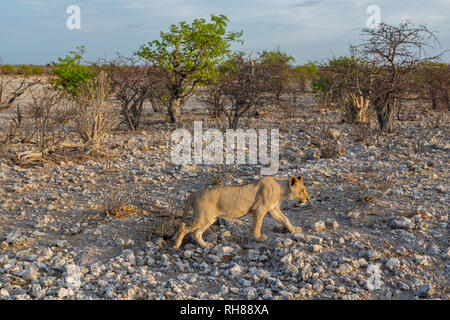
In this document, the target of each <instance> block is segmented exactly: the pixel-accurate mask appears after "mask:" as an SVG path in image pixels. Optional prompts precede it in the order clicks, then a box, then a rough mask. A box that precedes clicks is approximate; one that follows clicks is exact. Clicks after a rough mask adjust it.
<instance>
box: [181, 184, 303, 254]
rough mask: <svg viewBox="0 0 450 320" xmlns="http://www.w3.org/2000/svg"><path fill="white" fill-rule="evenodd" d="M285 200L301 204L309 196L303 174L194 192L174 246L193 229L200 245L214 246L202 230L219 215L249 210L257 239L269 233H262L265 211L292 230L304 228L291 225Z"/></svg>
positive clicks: (238, 215)
mask: <svg viewBox="0 0 450 320" xmlns="http://www.w3.org/2000/svg"><path fill="white" fill-rule="evenodd" d="M282 200H297V201H298V202H300V203H301V204H304V203H306V202H307V201H308V200H309V196H308V193H307V191H306V188H305V186H304V185H303V177H291V178H277V177H264V178H262V179H260V180H258V181H256V182H253V183H249V184H246V185H241V186H227V187H216V188H211V189H205V190H201V191H198V192H194V193H193V194H191V196H190V197H189V198H188V200H187V201H186V206H185V209H184V216H183V220H184V221H183V222H182V223H181V225H180V228H179V230H178V232H177V234H176V242H175V245H174V248H175V249H178V248H179V247H180V245H181V242H182V241H183V238H184V237H185V236H186V235H187V234H188V233H192V235H193V236H194V239H195V241H196V242H197V244H198V245H200V246H201V247H206V246H211V244H210V243H207V242H205V241H204V240H203V237H202V234H203V232H205V230H206V229H208V228H209V227H210V226H211V225H212V224H213V223H214V222H215V221H216V219H217V218H241V217H243V216H246V215H248V214H252V215H253V237H254V238H255V239H256V240H258V241H264V240H265V239H267V236H266V235H263V234H261V224H262V221H263V219H264V216H265V215H266V213H268V214H269V215H270V216H271V217H272V218H273V219H275V220H276V221H277V222H278V223H280V224H281V225H283V226H284V227H286V228H287V230H288V231H289V232H301V231H302V230H301V228H300V227H294V226H292V224H291V223H290V221H289V219H288V218H287V217H286V216H285V215H284V214H283V212H281V210H280V202H281V201H282ZM190 208H192V210H193V215H192V217H191V218H192V219H191V222H185V220H186V218H187V217H188V213H189V209H190Z"/></svg>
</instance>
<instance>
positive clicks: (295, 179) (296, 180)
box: [289, 177, 299, 187]
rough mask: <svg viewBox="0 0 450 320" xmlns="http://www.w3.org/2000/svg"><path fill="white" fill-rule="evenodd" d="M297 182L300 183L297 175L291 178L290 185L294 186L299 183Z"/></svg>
mask: <svg viewBox="0 0 450 320" xmlns="http://www.w3.org/2000/svg"><path fill="white" fill-rule="evenodd" d="M297 183H299V181H298V178H297V177H291V178H290V179H289V185H290V186H291V187H293V186H294V185H295V184H297Z"/></svg>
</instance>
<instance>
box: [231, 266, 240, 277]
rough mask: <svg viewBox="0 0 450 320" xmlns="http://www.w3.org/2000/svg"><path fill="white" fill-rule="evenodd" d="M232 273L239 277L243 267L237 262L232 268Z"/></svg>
mask: <svg viewBox="0 0 450 320" xmlns="http://www.w3.org/2000/svg"><path fill="white" fill-rule="evenodd" d="M230 274H231V275H233V276H234V277H238V276H240V275H241V274H242V267H241V266H240V265H238V264H235V265H234V266H233V267H232V268H230Z"/></svg>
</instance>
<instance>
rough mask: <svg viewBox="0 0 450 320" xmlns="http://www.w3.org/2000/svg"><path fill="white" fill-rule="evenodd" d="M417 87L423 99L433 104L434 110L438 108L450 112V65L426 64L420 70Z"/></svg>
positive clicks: (417, 76)
mask: <svg viewBox="0 0 450 320" xmlns="http://www.w3.org/2000/svg"><path fill="white" fill-rule="evenodd" d="M415 82H416V86H415V88H414V89H417V91H418V92H419V94H421V96H422V98H426V99H427V100H429V101H430V102H431V106H432V108H433V109H437V108H438V107H441V108H447V110H450V94H449V90H450V65H449V64H447V63H430V62H426V63H423V64H421V65H420V67H419V68H418V74H417V75H416V80H415Z"/></svg>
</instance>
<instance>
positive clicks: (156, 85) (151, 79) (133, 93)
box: [104, 56, 164, 131]
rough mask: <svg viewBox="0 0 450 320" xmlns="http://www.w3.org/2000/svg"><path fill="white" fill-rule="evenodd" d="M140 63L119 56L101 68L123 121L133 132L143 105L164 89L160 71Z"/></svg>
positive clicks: (138, 123) (132, 58) (133, 58)
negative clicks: (109, 84)
mask: <svg viewBox="0 0 450 320" xmlns="http://www.w3.org/2000/svg"><path fill="white" fill-rule="evenodd" d="M140 60H142V59H136V58H135V57H131V58H127V57H122V56H119V57H118V58H117V59H116V60H114V61H110V62H109V63H108V64H106V65H105V66H104V69H105V70H106V72H107V73H108V76H109V79H110V80H111V86H112V87H113V88H114V89H115V90H116V95H115V97H116V100H117V101H118V102H119V104H120V107H121V110H122V116H123V119H124V122H125V123H126V124H127V125H128V127H129V128H130V130H132V131H135V130H137V128H138V127H139V125H140V123H141V116H142V112H143V109H144V102H145V101H147V100H150V99H151V98H155V97H157V95H158V94H159V93H160V92H161V91H163V90H164V81H163V80H164V79H163V77H162V71H161V70H160V69H159V68H157V67H154V66H152V65H148V64H146V63H145V62H142V61H140Z"/></svg>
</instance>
